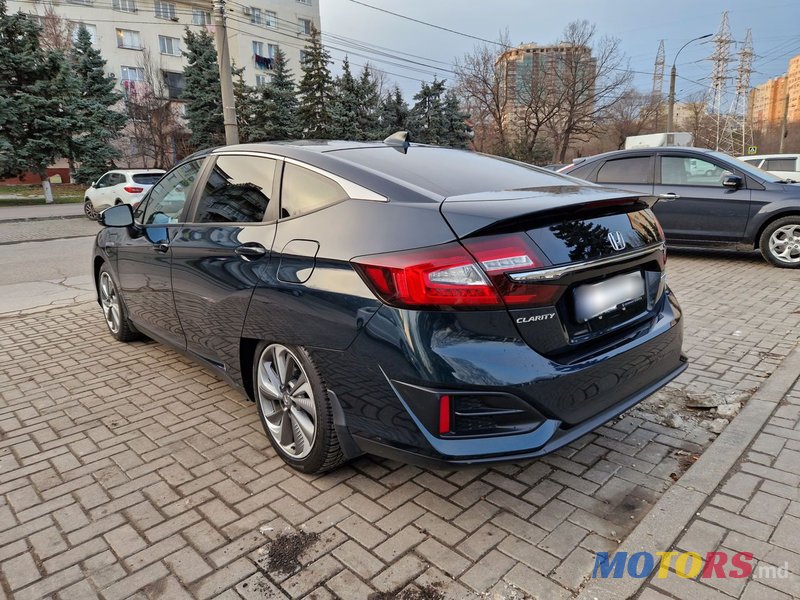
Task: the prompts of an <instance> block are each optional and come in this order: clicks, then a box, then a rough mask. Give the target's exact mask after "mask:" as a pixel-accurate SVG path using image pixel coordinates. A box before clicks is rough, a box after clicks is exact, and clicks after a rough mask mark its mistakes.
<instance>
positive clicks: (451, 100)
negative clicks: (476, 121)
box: [440, 90, 469, 148]
mask: <svg viewBox="0 0 800 600" xmlns="http://www.w3.org/2000/svg"><path fill="white" fill-rule="evenodd" d="M442 111H443V122H444V124H445V130H444V135H443V139H442V140H441V142H440V143H441V144H442V145H443V146H449V147H451V148H466V147H467V145H468V143H469V136H468V135H467V125H466V120H467V119H468V118H469V115H468V114H467V113H465V112H464V111H462V110H461V104H460V103H459V101H458V97H457V96H456V94H455V92H454V91H453V90H447V93H446V94H445V96H444V105H443V107H442Z"/></svg>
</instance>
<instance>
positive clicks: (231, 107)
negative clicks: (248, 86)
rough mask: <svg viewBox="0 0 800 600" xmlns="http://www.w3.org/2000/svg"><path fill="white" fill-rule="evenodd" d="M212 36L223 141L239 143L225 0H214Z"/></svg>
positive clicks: (229, 143)
mask: <svg viewBox="0 0 800 600" xmlns="http://www.w3.org/2000/svg"><path fill="white" fill-rule="evenodd" d="M214 38H215V40H216V42H217V58H218V59H219V84H220V88H221V91H222V120H223V123H224V124H225V143H226V144H228V145H231V144H238V143H239V126H238V125H237V124H236V101H235V100H234V97H233V76H232V75H231V55H230V51H229V50H228V31H227V29H226V28H225V0H214Z"/></svg>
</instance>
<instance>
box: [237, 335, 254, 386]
mask: <svg viewBox="0 0 800 600" xmlns="http://www.w3.org/2000/svg"><path fill="white" fill-rule="evenodd" d="M258 342H259V340H257V339H254V338H241V339H240V340H239V373H241V376H242V387H244V391H245V392H246V393H247V397H248V398H250V400H252V401H253V402H255V400H256V392H255V389H256V388H255V385H254V382H253V361H254V360H255V355H256V348H257V347H258Z"/></svg>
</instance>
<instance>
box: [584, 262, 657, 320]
mask: <svg viewBox="0 0 800 600" xmlns="http://www.w3.org/2000/svg"><path fill="white" fill-rule="evenodd" d="M572 294H573V300H574V306H575V320H576V322H578V323H588V322H590V321H594V320H596V319H602V318H603V317H606V316H611V315H615V314H617V313H620V312H626V311H627V310H628V309H629V308H633V307H634V306H636V305H638V304H640V303H642V302H643V301H644V297H645V284H644V277H643V276H642V272H641V271H634V272H632V273H625V274H624V275H616V276H614V277H610V278H608V279H605V280H603V281H599V282H597V283H587V284H583V285H579V286H577V287H575V289H574V290H573V292H572Z"/></svg>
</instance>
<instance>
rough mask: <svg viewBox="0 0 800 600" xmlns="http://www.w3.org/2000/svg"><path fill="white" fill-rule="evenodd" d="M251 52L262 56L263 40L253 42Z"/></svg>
mask: <svg viewBox="0 0 800 600" xmlns="http://www.w3.org/2000/svg"><path fill="white" fill-rule="evenodd" d="M253 54H255V55H256V56H264V42H253Z"/></svg>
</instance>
